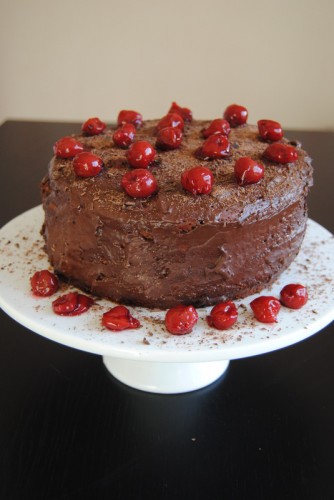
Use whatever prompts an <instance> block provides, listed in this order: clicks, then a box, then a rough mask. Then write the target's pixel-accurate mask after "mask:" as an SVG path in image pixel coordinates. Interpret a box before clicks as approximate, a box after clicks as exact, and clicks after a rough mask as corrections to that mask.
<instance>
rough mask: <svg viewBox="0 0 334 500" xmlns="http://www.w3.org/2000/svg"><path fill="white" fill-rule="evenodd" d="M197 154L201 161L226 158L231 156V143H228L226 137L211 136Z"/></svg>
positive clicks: (221, 135)
mask: <svg viewBox="0 0 334 500" xmlns="http://www.w3.org/2000/svg"><path fill="white" fill-rule="evenodd" d="M195 154H196V156H197V157H198V158H200V159H201V160H215V159H219V158H226V157H228V156H230V143H229V142H228V139H227V137H226V135H223V134H214V135H210V136H209V137H208V138H207V139H206V141H204V143H203V145H202V147H201V148H199V149H198V150H197V151H196V153H195Z"/></svg>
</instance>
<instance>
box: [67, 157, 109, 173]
mask: <svg viewBox="0 0 334 500" xmlns="http://www.w3.org/2000/svg"><path fill="white" fill-rule="evenodd" d="M102 166H103V161H102V159H101V158H100V157H99V156H96V155H94V154H93V153H87V152H84V153H79V154H78V155H77V156H76V157H75V158H74V159H73V168H74V172H75V173H76V174H77V176H78V177H95V175H97V174H99V173H100V172H101V170H102Z"/></svg>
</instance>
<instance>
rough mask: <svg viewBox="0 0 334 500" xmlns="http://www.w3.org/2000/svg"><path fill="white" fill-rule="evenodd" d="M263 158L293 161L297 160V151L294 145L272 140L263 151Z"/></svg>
mask: <svg viewBox="0 0 334 500" xmlns="http://www.w3.org/2000/svg"><path fill="white" fill-rule="evenodd" d="M263 156H264V158H266V159H267V160H270V161H272V162H274V163H281V164H283V165H286V164H287V163H294V162H295V161H297V160H298V152H297V150H296V148H295V147H294V146H291V145H290V144H283V143H281V142H273V143H272V144H270V145H269V146H268V147H267V148H266V150H265V151H264V153H263Z"/></svg>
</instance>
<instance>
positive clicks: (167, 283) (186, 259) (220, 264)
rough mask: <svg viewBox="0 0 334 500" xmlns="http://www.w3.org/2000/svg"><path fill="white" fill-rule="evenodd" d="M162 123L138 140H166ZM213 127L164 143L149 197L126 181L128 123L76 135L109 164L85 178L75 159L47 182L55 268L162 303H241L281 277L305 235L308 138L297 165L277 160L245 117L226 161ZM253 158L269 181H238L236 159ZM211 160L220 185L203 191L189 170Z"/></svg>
mask: <svg viewBox="0 0 334 500" xmlns="http://www.w3.org/2000/svg"><path fill="white" fill-rule="evenodd" d="M157 124H158V120H147V121H143V123H142V124H141V126H140V127H139V128H137V130H136V135H135V139H134V140H135V141H136V142H137V141H142V140H145V141H148V142H150V143H151V144H152V146H156V140H157ZM209 125H210V121H198V120H192V121H190V122H185V126H184V129H183V133H182V142H181V144H180V146H179V147H177V148H176V149H172V150H163V149H159V148H158V147H156V155H155V158H154V160H153V162H151V164H150V165H149V167H148V170H149V171H150V172H151V173H152V174H153V176H154V177H155V179H156V181H157V186H158V188H157V190H156V192H155V193H154V194H152V195H150V196H147V197H144V198H136V197H131V196H129V195H128V194H127V193H126V192H125V191H124V189H123V188H122V184H121V182H122V178H123V176H124V174H125V173H126V172H128V171H131V170H132V168H131V167H130V166H129V163H128V160H127V150H126V149H122V148H120V147H117V146H116V145H115V143H114V140H113V134H114V132H115V130H116V129H117V128H118V127H117V126H116V125H115V126H112V127H107V128H105V129H104V130H102V132H101V131H99V133H98V134H97V135H87V134H86V133H83V134H80V135H76V136H73V137H74V138H75V139H77V140H79V141H80V143H81V144H82V145H83V147H84V150H85V151H89V152H91V153H93V154H95V155H97V156H99V157H100V158H101V159H102V161H103V167H102V169H101V171H100V172H99V173H98V175H94V176H91V177H79V176H78V175H77V174H76V173H75V171H74V169H73V159H71V158H57V157H54V158H53V159H52V160H51V163H50V165H49V171H48V175H47V176H46V177H45V178H44V180H43V181H42V201H43V207H44V211H45V223H44V226H43V230H42V232H43V235H44V238H45V246H46V252H47V254H48V256H49V259H50V262H51V264H52V266H53V267H54V269H55V271H56V272H57V273H59V274H60V275H62V276H64V277H65V278H67V279H68V280H70V281H71V282H72V283H74V284H76V285H78V286H80V287H81V288H83V289H84V290H86V291H90V292H91V293H93V294H94V295H97V296H103V297H109V298H110V299H112V300H113V301H116V302H119V303H122V304H133V305H139V306H145V307H157V308H169V307H172V306H175V305H177V304H192V305H194V306H206V305H210V304H215V303H217V302H219V301H221V300H230V299H231V300H233V299H236V298H241V297H245V296H247V295H250V294H252V293H255V292H259V291H260V290H261V289H262V288H264V287H266V286H267V285H269V284H270V283H271V282H272V281H273V280H275V278H277V276H278V275H279V274H280V273H281V272H282V271H283V270H284V269H286V268H287V267H288V266H289V264H290V263H291V262H292V260H293V259H294V258H295V257H296V255H297V254H298V251H299V249H300V246H301V243H302V241H303V237H304V233H305V229H306V222H307V205H306V196H307V192H308V189H309V186H310V185H311V184H312V167H311V160H310V158H309V157H308V155H307V153H306V152H305V151H304V150H303V149H302V148H301V146H300V145H299V144H296V143H293V146H294V147H295V149H296V151H297V153H298V159H296V161H294V162H293V163H285V164H282V163H278V162H274V161H271V160H268V159H266V158H265V157H264V152H265V150H266V148H267V147H268V144H269V143H268V142H265V141H264V140H263V139H262V138H261V137H260V136H259V129H258V127H257V126H255V125H248V124H247V123H245V124H242V125H240V126H235V124H233V125H234V126H232V128H231V131H230V133H229V136H228V141H229V151H228V154H227V155H226V156H225V157H223V158H218V159H213V160H209V159H206V158H205V155H204V156H203V155H201V154H200V151H201V147H202V145H203V142H204V140H205V139H204V138H203V135H202V131H203V129H206V128H207V127H208V126H209ZM279 143H281V144H289V141H288V139H286V138H282V139H280V141H279ZM241 157H251V158H252V159H253V160H258V161H259V162H261V164H262V165H263V166H264V176H263V178H262V179H261V180H260V181H259V182H256V183H253V184H247V185H240V184H238V182H237V181H236V178H235V173H234V165H235V162H236V160H237V159H238V158H241ZM199 165H202V166H205V167H207V168H209V169H210V170H211V172H212V174H213V179H214V184H213V187H212V191H211V192H210V193H208V194H197V195H194V194H192V193H190V192H188V191H186V190H185V189H184V187H183V186H182V184H181V175H182V173H183V172H184V171H185V170H187V169H190V168H192V167H195V166H199Z"/></svg>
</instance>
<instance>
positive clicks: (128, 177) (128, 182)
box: [121, 168, 158, 198]
mask: <svg viewBox="0 0 334 500" xmlns="http://www.w3.org/2000/svg"><path fill="white" fill-rule="evenodd" d="M121 187H122V188H123V189H124V191H125V192H126V194H127V195H128V196H130V197H131V198H147V197H148V196H151V195H152V194H154V193H156V191H157V190H158V183H157V180H156V178H155V177H154V175H153V174H152V173H151V172H150V171H149V170H147V169H146V168H135V169H133V170H129V171H128V172H126V173H125V174H124V175H123V177H122V180H121Z"/></svg>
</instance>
